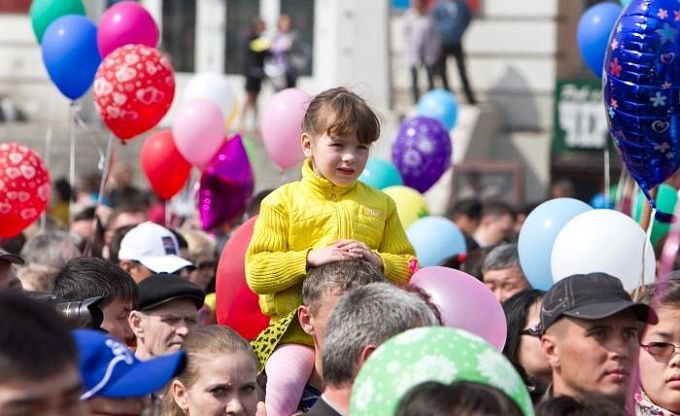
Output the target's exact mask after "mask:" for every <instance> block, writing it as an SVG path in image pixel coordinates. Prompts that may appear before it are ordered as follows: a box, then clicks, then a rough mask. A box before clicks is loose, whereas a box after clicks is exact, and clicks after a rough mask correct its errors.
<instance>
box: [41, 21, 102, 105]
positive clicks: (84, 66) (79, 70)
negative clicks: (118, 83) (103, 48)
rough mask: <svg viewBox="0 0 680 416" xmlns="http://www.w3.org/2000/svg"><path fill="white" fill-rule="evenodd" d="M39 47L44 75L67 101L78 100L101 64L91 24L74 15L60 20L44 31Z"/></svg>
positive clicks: (93, 27)
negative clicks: (44, 70)
mask: <svg viewBox="0 0 680 416" xmlns="http://www.w3.org/2000/svg"><path fill="white" fill-rule="evenodd" d="M41 48H42V57H43V63H44V64H45V68H47V73H48V74H49V75H50V79H51V80H52V82H53V83H54V85H56V86H57V88H59V91H60V92H61V93H62V94H64V95H65V96H66V97H68V98H70V99H71V100H76V99H78V98H80V97H82V95H83V94H85V92H87V90H88V89H89V88H90V86H91V85H92V81H93V80H94V74H95V72H97V67H98V66H99V63H100V62H101V57H100V56H99V50H98V49H97V27H96V26H95V25H94V22H93V21H92V20H90V19H88V18H87V17H83V16H77V15H70V16H63V17H60V18H59V19H57V20H55V21H54V22H53V23H52V24H51V25H50V26H49V27H48V28H47V30H46V31H45V34H44V36H43V38H42V45H41Z"/></svg>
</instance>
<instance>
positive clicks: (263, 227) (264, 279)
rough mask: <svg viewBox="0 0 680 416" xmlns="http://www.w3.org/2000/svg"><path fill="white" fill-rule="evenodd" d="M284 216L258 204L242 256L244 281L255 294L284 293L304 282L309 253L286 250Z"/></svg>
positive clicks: (287, 248)
mask: <svg viewBox="0 0 680 416" xmlns="http://www.w3.org/2000/svg"><path fill="white" fill-rule="evenodd" d="M288 228H289V224H288V216H287V215H285V214H284V213H283V212H281V211H280V210H279V209H278V208H276V207H274V206H272V205H269V204H264V203H263V204H262V205H261V208H260V214H259V216H258V218H257V221H256V222H255V228H254V230H253V237H252V239H251V240H250V245H249V246H248V251H247V253H246V281H247V283H248V286H250V288H251V289H252V290H253V291H254V292H255V293H258V294H270V293H276V292H280V291H282V290H286V289H288V288H289V287H292V286H294V285H296V284H298V283H300V282H302V280H303V279H304V278H305V274H306V272H307V270H306V269H307V252H308V251H309V249H305V250H300V251H291V250H289V247H288Z"/></svg>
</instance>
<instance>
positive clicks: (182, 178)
mask: <svg viewBox="0 0 680 416" xmlns="http://www.w3.org/2000/svg"><path fill="white" fill-rule="evenodd" d="M139 158H140V161H141V163H142V170H144V174H145V175H146V179H148V180H149V184H151V188H152V189H153V191H154V192H155V193H156V195H158V197H159V198H161V199H170V198H172V197H173V196H175V195H176V194H177V193H178V192H179V191H181V190H182V188H184V185H185V184H186V183H187V179H189V173H190V172H191V163H189V162H187V161H186V159H184V157H182V155H181V154H180V153H179V151H178V150H177V146H175V140H174V139H173V138H172V132H171V131H170V130H163V131H159V132H158V133H156V134H154V135H153V136H151V137H148V138H147V139H146V141H145V142H144V144H143V145H142V150H141V152H140V155H139Z"/></svg>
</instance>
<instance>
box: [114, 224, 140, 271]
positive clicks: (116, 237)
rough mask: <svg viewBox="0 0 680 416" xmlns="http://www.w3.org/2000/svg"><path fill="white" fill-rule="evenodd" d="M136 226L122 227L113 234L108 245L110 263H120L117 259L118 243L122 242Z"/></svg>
mask: <svg viewBox="0 0 680 416" xmlns="http://www.w3.org/2000/svg"><path fill="white" fill-rule="evenodd" d="M136 226H137V224H130V225H124V226H122V227H120V228H118V229H117V230H116V231H115V232H114V234H113V238H111V242H110V243H109V261H110V262H111V263H114V264H118V262H120V259H119V258H118V252H119V251H120V243H121V241H123V237H125V234H127V233H128V232H129V231H130V230H131V229H133V228H135V227H136Z"/></svg>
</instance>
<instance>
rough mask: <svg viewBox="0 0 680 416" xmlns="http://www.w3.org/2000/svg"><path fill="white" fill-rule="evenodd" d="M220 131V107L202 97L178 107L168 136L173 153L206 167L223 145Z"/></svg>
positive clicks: (221, 118) (221, 126)
mask: <svg viewBox="0 0 680 416" xmlns="http://www.w3.org/2000/svg"><path fill="white" fill-rule="evenodd" d="M224 130H225V124H224V118H223V117H222V111H221V110H220V107H219V106H218V105H217V104H215V103H214V102H212V101H209V100H206V99H203V98H194V99H191V100H189V101H186V102H185V103H184V104H182V106H181V107H180V108H179V109H178V110H177V114H175V119H174V120H173V122H172V137H174V139H175V144H176V145H177V150H179V153H180V154H181V155H182V156H183V157H184V158H185V159H186V160H188V161H189V162H191V163H193V164H194V165H196V166H199V167H203V166H205V165H207V164H208V163H209V162H210V161H211V160H212V158H213V156H215V153H217V151H218V150H219V148H220V146H221V145H222V143H224Z"/></svg>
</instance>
